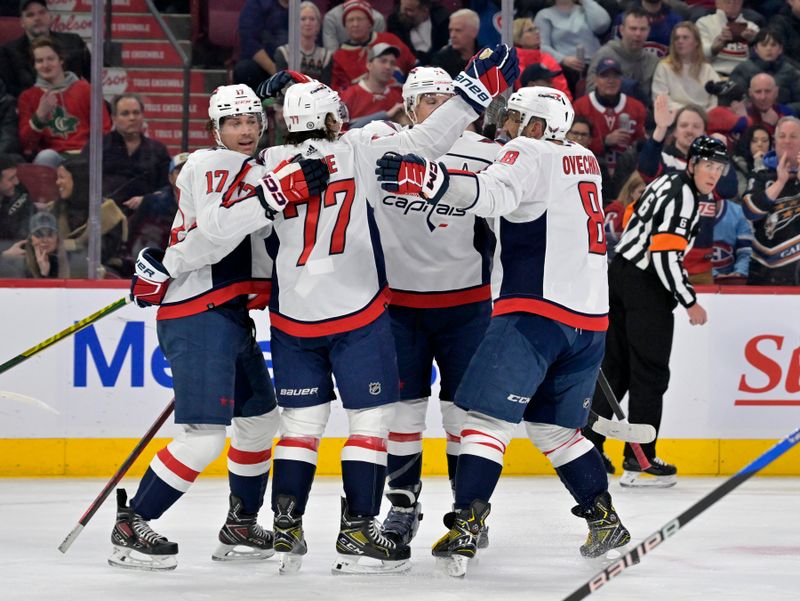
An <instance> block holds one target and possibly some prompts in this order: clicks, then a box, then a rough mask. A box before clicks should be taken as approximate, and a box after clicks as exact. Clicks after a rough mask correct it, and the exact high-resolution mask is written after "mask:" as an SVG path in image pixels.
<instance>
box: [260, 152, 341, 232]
mask: <svg viewBox="0 0 800 601" xmlns="http://www.w3.org/2000/svg"><path fill="white" fill-rule="evenodd" d="M329 179H330V173H329V172H328V165H327V164H326V163H325V161H323V160H322V159H304V158H302V157H301V155H299V154H298V155H295V156H293V157H292V158H291V159H287V160H285V161H283V162H281V163H279V164H278V165H277V166H276V167H275V168H274V169H273V170H272V171H270V172H268V173H266V174H265V175H264V177H262V178H261V182H260V185H259V186H258V188H256V191H257V194H258V200H259V201H260V202H261V206H262V207H264V211H265V212H266V215H267V219H270V220H271V219H275V217H276V216H277V215H278V213H280V212H281V211H283V210H284V209H285V208H286V205H287V204H289V203H293V202H300V201H302V200H307V199H308V198H310V197H311V196H315V195H317V194H321V193H322V191H323V190H325V188H326V187H327V185H328V180H329Z"/></svg>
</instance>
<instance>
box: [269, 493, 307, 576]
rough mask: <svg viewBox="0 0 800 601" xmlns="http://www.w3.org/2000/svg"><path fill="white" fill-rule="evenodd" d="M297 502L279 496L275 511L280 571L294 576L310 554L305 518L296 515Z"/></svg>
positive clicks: (276, 546) (276, 542)
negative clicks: (305, 531)
mask: <svg viewBox="0 0 800 601" xmlns="http://www.w3.org/2000/svg"><path fill="white" fill-rule="evenodd" d="M295 506H296V500H295V498H294V497H292V496H290V495H278V500H277V502H276V511H275V524H274V530H275V552H276V553H277V554H278V557H279V558H280V562H281V563H280V567H279V568H278V571H279V572H280V573H281V574H293V573H295V572H297V571H298V570H300V567H301V566H302V565H303V555H305V554H306V553H307V552H308V546H307V545H306V539H305V536H304V535H303V516H302V515H299V514H297V513H295Z"/></svg>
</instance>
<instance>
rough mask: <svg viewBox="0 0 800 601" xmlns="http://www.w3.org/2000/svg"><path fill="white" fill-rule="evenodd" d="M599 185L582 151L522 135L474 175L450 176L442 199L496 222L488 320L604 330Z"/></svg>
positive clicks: (605, 299) (603, 242)
mask: <svg viewBox="0 0 800 601" xmlns="http://www.w3.org/2000/svg"><path fill="white" fill-rule="evenodd" d="M600 188H601V177H600V168H599V165H598V163H597V159H596V158H595V156H594V155H593V154H592V152H591V151H590V150H588V149H586V148H583V147H582V146H580V145H577V144H573V143H571V142H565V143H564V144H563V145H562V144H557V143H553V142H547V141H544V140H534V139H531V138H522V137H520V138H516V139H515V140H512V141H511V142H509V143H508V144H506V145H505V146H504V147H503V149H502V150H501V151H500V152H499V153H498V157H497V159H496V161H495V163H494V164H493V165H492V166H491V167H489V168H488V169H486V170H485V171H483V172H482V173H479V174H477V175H470V174H453V175H451V179H450V188H449V189H448V191H447V193H446V194H445V195H444V196H443V198H442V200H443V201H444V202H448V203H454V202H459V200H458V199H474V203H473V204H472V205H471V206H469V205H467V206H466V208H467V209H468V210H469V211H470V212H472V213H475V214H476V215H480V216H483V217H500V219H499V220H498V226H499V233H498V249H497V252H496V253H495V264H494V270H493V274H492V287H493V292H494V297H495V305H494V315H503V314H507V313H517V312H524V313H535V314H538V315H542V316H544V317H548V318H551V319H554V320H556V321H559V322H561V323H564V324H566V325H569V326H572V327H575V328H580V329H584V330H594V331H604V330H606V329H607V328H608V279H607V273H606V240H605V231H604V217H603V209H602V206H603V201H602V197H601V192H600ZM464 202H465V201H463V200H461V201H460V202H459V204H458V206H465V205H464V204H463V203H464ZM467 202H468V201H467Z"/></svg>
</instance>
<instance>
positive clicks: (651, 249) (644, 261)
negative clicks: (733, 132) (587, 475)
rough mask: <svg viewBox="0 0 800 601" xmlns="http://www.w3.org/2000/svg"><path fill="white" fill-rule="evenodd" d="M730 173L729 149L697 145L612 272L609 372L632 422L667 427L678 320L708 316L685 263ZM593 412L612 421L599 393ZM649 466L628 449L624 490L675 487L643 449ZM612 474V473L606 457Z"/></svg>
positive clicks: (671, 475) (646, 212) (620, 250)
mask: <svg viewBox="0 0 800 601" xmlns="http://www.w3.org/2000/svg"><path fill="white" fill-rule="evenodd" d="M727 166H728V154H727V149H726V147H725V144H724V143H723V142H721V141H719V140H716V139H714V138H711V137H709V136H700V137H698V138H696V139H695V140H694V142H692V145H691V147H690V148H689V152H688V155H687V165H686V170H685V171H681V172H678V173H670V174H667V175H663V176H661V177H659V178H657V179H656V180H654V181H653V182H652V183H651V184H650V185H649V186H648V187H647V189H645V191H644V193H643V194H642V197H641V198H640V199H639V201H638V202H637V203H636V206H635V209H634V211H633V214H632V215H631V218H630V221H629V222H628V224H627V226H626V227H625V231H624V232H623V234H622V238H621V239H620V241H619V244H618V245H617V248H616V251H617V255H616V257H615V258H614V260H613V261H612V262H611V265H610V267H609V271H608V284H609V304H610V307H609V329H608V334H607V335H606V353H605V358H604V359H603V372H604V373H605V375H606V377H607V378H608V381H609V383H610V384H611V388H612V389H613V390H614V393H615V395H616V396H617V398H622V397H623V396H624V395H625V393H626V392H627V393H628V394H629V396H630V398H629V415H628V417H629V419H630V421H631V422H637V423H645V424H651V425H652V426H654V427H655V428H656V431H658V428H659V425H660V424H661V411H662V405H663V395H664V393H665V392H666V391H667V387H668V385H669V356H670V352H671V350H672V330H673V325H674V319H673V315H672V312H673V310H674V309H675V307H676V306H677V305H678V304H681V305H682V306H683V307H684V308H685V309H686V312H687V313H688V315H689V323H691V324H692V325H703V324H704V323H706V319H707V318H706V312H705V309H703V307H702V306H700V304H699V303H698V302H697V295H696V294H695V291H694V288H692V285H691V284H690V283H689V279H688V276H687V274H686V271H685V270H684V268H683V257H684V255H685V253H687V252H688V251H689V249H690V248H691V246H692V242H693V240H694V238H695V236H696V235H697V231H698V229H699V226H698V224H699V219H700V215H699V211H698V208H699V203H700V201H701V200H704V199H705V198H706V197H707V196H708V195H709V194H710V193H711V191H712V190H713V189H714V186H716V184H717V181H719V179H720V177H722V175H723V174H724V172H725V170H726V169H727ZM592 408H593V409H594V411H595V412H597V413H598V414H599V415H602V416H604V417H609V418H610V417H611V416H612V410H611V407H610V406H609V404H608V402H607V401H606V398H605V396H604V395H603V392H602V390H601V389H600V388H599V387H598V388H597V389H596V390H595V394H594V398H593V400H592ZM584 435H585V436H586V437H587V438H589V439H590V440H592V442H594V444H595V445H596V446H597V447H598V449H599V450H600V451H601V452H602V450H603V442H604V440H605V438H604V437H603V436H600V435H599V434H597V433H596V432H594V431H592V430H591V429H590V428H586V430H585V432H584ZM642 449H643V450H644V453H645V455H646V456H647V458H648V460H649V461H650V463H651V467H650V468H649V469H647V470H646V473H648V474H650V475H651V476H655V477H654V478H641V475H642V470H641V468H640V467H639V464H638V462H637V461H636V458H635V456H634V454H633V451H632V449H631V447H630V445H625V460H624V463H623V469H624V470H625V473H624V474H623V475H622V478H621V479H620V485H622V486H631V487H640V486H657V487H667V486H672V485H674V484H675V483H676V482H677V479H676V473H677V469H676V468H675V466H674V465H670V464H668V463H666V462H664V461H662V460H661V459H659V458H658V457H657V456H656V442H655V441H653V442H652V443H648V444H643V445H642ZM604 459H605V461H606V469H607V470H608V471H609V472H610V473H613V472H614V466H613V465H612V464H611V462H610V460H608V458H607V457H605V455H604Z"/></svg>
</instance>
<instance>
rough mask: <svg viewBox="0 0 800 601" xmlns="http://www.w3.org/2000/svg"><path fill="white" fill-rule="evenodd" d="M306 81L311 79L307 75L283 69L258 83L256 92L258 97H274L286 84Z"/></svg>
mask: <svg viewBox="0 0 800 601" xmlns="http://www.w3.org/2000/svg"><path fill="white" fill-rule="evenodd" d="M307 81H311V78H310V77H309V76H308V75H304V74H303V73H299V72H297V71H288V70H286V69H284V70H283V71H278V72H277V73H276V74H275V75H273V76H272V77H270V78H269V79H267V80H264V81H262V82H261V83H260V84H258V89H256V94H258V95H259V97H260V98H275V97H276V96H277V95H278V94H280V92H281V90H283V88H285V87H286V86H287V85H289V84H292V83H304V82H307Z"/></svg>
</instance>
